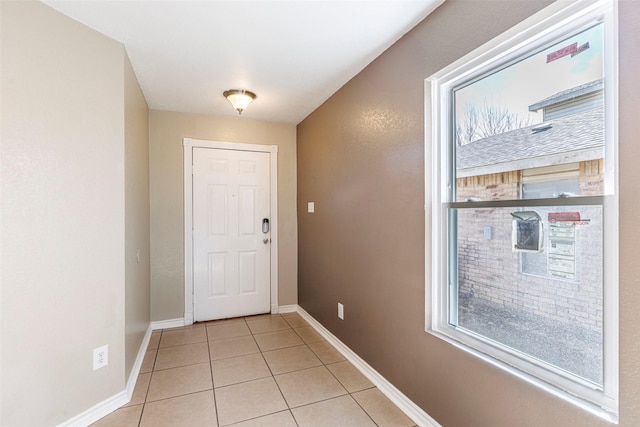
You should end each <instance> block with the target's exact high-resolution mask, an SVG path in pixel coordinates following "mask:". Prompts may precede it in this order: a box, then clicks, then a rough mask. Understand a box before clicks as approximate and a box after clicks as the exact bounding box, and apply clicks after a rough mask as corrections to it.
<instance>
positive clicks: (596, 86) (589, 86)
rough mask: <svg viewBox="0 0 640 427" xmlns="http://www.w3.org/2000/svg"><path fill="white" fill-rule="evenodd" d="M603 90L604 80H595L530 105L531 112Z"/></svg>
mask: <svg viewBox="0 0 640 427" xmlns="http://www.w3.org/2000/svg"><path fill="white" fill-rule="evenodd" d="M603 89H604V79H598V80H594V81H592V82H589V83H585V84H583V85H580V86H575V87H572V88H570V89H567V90H563V91H561V92H557V93H554V94H553V95H551V96H548V97H546V98H545V99H543V100H542V101H538V102H536V103H535V104H531V105H529V111H538V110H539V109H541V108H545V107H548V106H550V105H553V104H559V103H561V102H564V101H567V100H569V99H573V98H577V97H579V96H584V95H588V94H590V93H593V92H597V91H599V90H603Z"/></svg>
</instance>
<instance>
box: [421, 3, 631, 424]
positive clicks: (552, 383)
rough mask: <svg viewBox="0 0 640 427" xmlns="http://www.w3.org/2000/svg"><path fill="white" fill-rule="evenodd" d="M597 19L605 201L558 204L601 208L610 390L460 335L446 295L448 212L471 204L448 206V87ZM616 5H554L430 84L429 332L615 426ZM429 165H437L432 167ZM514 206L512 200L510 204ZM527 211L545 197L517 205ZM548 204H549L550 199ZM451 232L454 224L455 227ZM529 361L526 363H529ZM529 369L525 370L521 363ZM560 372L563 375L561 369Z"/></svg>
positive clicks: (429, 80)
mask: <svg viewBox="0 0 640 427" xmlns="http://www.w3.org/2000/svg"><path fill="white" fill-rule="evenodd" d="M596 21H602V22H604V32H603V34H604V43H605V45H604V46H605V49H604V53H605V56H604V69H605V76H606V80H605V85H606V91H605V111H607V114H606V115H605V123H606V124H605V138H606V141H608V142H607V144H605V162H606V163H605V170H606V171H607V172H606V176H605V193H604V194H605V196H596V197H577V198H569V199H563V200H560V199H553V204H554V205H559V204H571V205H583V204H601V205H602V206H603V215H604V218H605V220H604V223H605V225H604V226H605V232H604V250H603V253H604V260H603V263H604V265H605V270H604V277H603V280H604V284H603V289H604V296H603V297H604V299H603V311H604V319H603V320H604V325H605V326H604V328H603V340H604V346H603V348H604V350H603V351H604V355H603V356H604V371H605V372H604V381H603V383H604V387H603V390H598V389H597V388H594V386H593V384H591V383H590V382H588V381H582V382H581V381H579V380H578V379H577V378H573V379H568V378H567V377H566V376H565V375H560V373H559V372H554V369H553V368H550V367H549V366H545V367H541V366H540V364H539V363H536V362H535V360H533V358H530V359H532V360H528V361H527V360H526V359H527V357H522V356H518V357H514V356H513V355H512V354H510V353H507V352H504V351H503V352H500V351H496V348H495V347H494V346H493V345H489V343H488V342H486V341H488V340H485V339H483V338H482V337H479V336H472V335H470V334H467V333H461V332H460V331H458V330H456V328H454V327H451V326H450V325H448V322H447V313H448V310H450V309H451V305H450V304H452V303H453V302H455V301H450V300H449V298H448V291H447V287H448V285H447V283H448V280H447V277H446V276H447V275H448V274H449V273H448V270H447V258H448V253H447V251H448V249H447V242H448V240H449V237H450V236H448V234H449V233H451V232H450V231H448V229H447V226H446V225H447V208H450V207H463V206H467V205H468V204H469V202H449V201H448V199H447V197H448V194H449V192H450V188H451V187H452V186H454V185H455V179H456V177H455V168H454V166H453V165H452V162H450V161H449V159H450V158H451V156H452V155H453V150H454V147H453V145H454V144H450V143H449V142H448V141H450V136H451V134H452V133H453V128H452V126H453V125H452V123H450V122H449V120H448V119H449V115H450V114H452V111H453V109H452V101H451V99H450V98H449V96H448V92H449V91H450V89H451V88H452V87H454V86H456V85H458V84H460V82H461V81H464V80H465V79H466V80H471V79H472V78H474V77H475V76H479V75H482V74H483V72H485V71H488V70H490V69H494V68H495V67H497V66H498V65H500V64H507V63H509V62H511V61H513V60H515V59H517V58H519V57H521V56H522V54H523V53H524V52H526V51H531V50H535V49H537V48H538V47H539V46H544V45H548V44H550V43H553V42H554V41H557V40H558V39H560V38H561V37H563V36H566V35H570V34H574V33H575V32H577V31H579V30H580V29H581V28H586V27H587V26H589V25H590V24H593V23H594V22H596ZM616 23H617V4H616V2H615V1H612V0H599V1H597V2H594V3H590V4H585V3H584V2H572V3H567V2H556V3H554V4H552V5H550V6H549V7H547V8H545V9H543V10H542V11H540V12H539V13H537V14H535V15H533V16H532V17H530V18H528V19H527V20H525V21H523V22H522V23H520V24H518V25H516V26H515V27H513V28H512V29H510V30H508V31H506V32H505V33H503V34H502V35H500V36H498V37H497V38H495V39H493V40H491V41H489V42H488V43H486V44H485V45H483V46H481V47H480V48H478V49H476V50H475V51H473V52H471V53H469V54H468V55H466V56H464V57H463V58H461V59H459V60H458V61H456V62H454V63H453V64H451V65H449V66H447V67H446V68H444V69H443V70H441V71H440V72H438V73H436V74H435V75H433V76H431V77H429V78H427V79H426V80H425V166H426V167H425V203H426V204H425V268H426V277H425V280H426V287H425V311H426V316H425V330H426V331H427V332H428V333H430V334H432V335H434V336H436V337H438V338H440V339H443V340H445V341H447V342H449V343H451V344H453V345H454V346H456V347H457V348H459V349H461V350H464V351H466V352H469V353H471V354H473V355H475V356H477V357H479V358H481V359H482V360H484V361H486V362H488V363H490V364H492V365H494V366H497V367H498V368H500V369H503V370H506V371H508V372H509V373H511V374H513V375H515V376H517V377H519V378H521V379H522V380H524V381H527V382H528V383H531V384H533V385H535V386H537V387H539V388H542V389H543V390H545V391H547V392H549V393H552V394H553V395H555V396H557V397H559V398H561V399H563V400H565V401H568V402H570V403H572V404H574V405H576V406H578V407H580V408H582V409H584V410H586V411H589V412H590V413H592V414H595V415H597V416H599V417H601V418H603V419H606V420H608V421H611V422H617V419H618V402H619V396H618V393H619V392H618V388H619V378H618V377H619V373H618V335H619V332H618V298H619V291H618V258H619V257H618V205H619V203H618V195H617V193H616V191H614V190H615V189H616V188H618V182H617V180H618V169H617V165H618V159H617V143H618V142H617V116H618V110H617V105H618V103H617V88H618V81H617V79H618V76H617V64H618V58H617V38H618V34H617V25H615V24H616ZM429 166H431V168H429ZM513 203H514V201H512V200H510V201H508V205H509V206H511V205H512V204H513ZM517 203H519V204H520V205H522V206H525V205H532V206H534V205H536V204H539V203H544V200H527V199H521V200H518V201H517ZM501 204H502V203H500V202H499V201H498V202H473V206H474V207H478V208H479V207H483V206H482V205H487V206H488V207H493V206H500V205H501ZM547 204H548V201H547ZM452 228H453V227H452ZM523 360H525V363H524V364H523ZM523 365H524V366H523ZM557 371H560V370H559V369H557Z"/></svg>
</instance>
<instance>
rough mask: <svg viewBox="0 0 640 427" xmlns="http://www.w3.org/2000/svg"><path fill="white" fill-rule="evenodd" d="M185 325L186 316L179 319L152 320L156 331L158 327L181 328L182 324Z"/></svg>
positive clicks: (152, 325)
mask: <svg viewBox="0 0 640 427" xmlns="http://www.w3.org/2000/svg"><path fill="white" fill-rule="evenodd" d="M191 323H193V322H191ZM185 325H186V323H185V322H184V317H181V318H178V319H168V320H157V321H155V322H151V329H153V330H154V331H155V330H157V329H169V328H179V327H180V326H185Z"/></svg>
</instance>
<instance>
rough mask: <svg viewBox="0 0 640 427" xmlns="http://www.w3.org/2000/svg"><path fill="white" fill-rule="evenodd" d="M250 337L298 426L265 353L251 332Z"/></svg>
mask: <svg viewBox="0 0 640 427" xmlns="http://www.w3.org/2000/svg"><path fill="white" fill-rule="evenodd" d="M280 318H281V319H282V316H280ZM282 320H284V319H282ZM285 323H287V322H286V320H285ZM287 325H289V324H288V323H287ZM289 326H290V325H289ZM251 336H252V337H253V340H254V341H255V342H256V345H257V346H258V350H260V356H261V357H262V360H264V363H265V364H266V365H267V369H268V370H269V373H270V374H271V379H272V380H273V382H274V383H275V385H276V387H277V388H278V392H279V393H280V397H282V400H283V401H284V404H285V405H287V411H288V412H289V414H290V415H291V418H293V422H294V423H296V426H299V424H298V421H297V420H296V417H295V416H294V415H293V412H291V406H289V402H287V399H286V398H285V397H284V393H282V389H281V388H280V384H278V381H276V376H275V375H274V374H273V371H272V370H271V366H269V363H268V362H267V359H266V358H265V357H264V353H265V352H264V351H262V349H261V348H260V346H259V345H258V342H257V341H256V338H255V334H254V333H253V332H251ZM271 351H275V350H271ZM279 412H281V411H279ZM274 413H277V412H274ZM268 415H271V414H268Z"/></svg>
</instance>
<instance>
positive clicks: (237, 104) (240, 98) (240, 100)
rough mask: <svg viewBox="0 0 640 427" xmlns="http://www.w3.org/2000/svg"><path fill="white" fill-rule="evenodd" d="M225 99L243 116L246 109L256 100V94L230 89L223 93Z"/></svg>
mask: <svg viewBox="0 0 640 427" xmlns="http://www.w3.org/2000/svg"><path fill="white" fill-rule="evenodd" d="M222 94H223V95H224V97H225V98H227V99H228V100H229V102H231V105H233V108H235V109H236V110H238V114H242V112H243V111H244V109H245V108H247V106H248V105H249V104H250V103H251V101H253V100H254V99H256V94H255V93H253V92H249V91H248V90H243V89H230V90H226V91H224V92H223V93H222Z"/></svg>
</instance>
